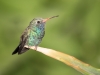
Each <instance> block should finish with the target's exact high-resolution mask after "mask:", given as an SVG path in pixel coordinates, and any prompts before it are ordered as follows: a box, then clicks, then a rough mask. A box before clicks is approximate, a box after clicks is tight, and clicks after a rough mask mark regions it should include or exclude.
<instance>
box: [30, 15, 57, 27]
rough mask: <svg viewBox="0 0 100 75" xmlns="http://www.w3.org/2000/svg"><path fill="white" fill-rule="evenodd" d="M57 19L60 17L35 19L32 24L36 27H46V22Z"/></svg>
mask: <svg viewBox="0 0 100 75" xmlns="http://www.w3.org/2000/svg"><path fill="white" fill-rule="evenodd" d="M55 17H58V15H57V16H53V17H50V18H46V19H43V18H34V19H33V20H32V21H31V22H30V23H31V24H33V25H34V26H40V25H45V23H46V21H48V20H50V19H52V18H55Z"/></svg>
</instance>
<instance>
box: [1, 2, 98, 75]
mask: <svg viewBox="0 0 100 75" xmlns="http://www.w3.org/2000/svg"><path fill="white" fill-rule="evenodd" d="M54 15H60V16H59V17H58V18H55V19H52V20H50V21H48V22H47V24H46V35H45V37H44V38H43V40H42V42H41V44H40V46H42V47H46V48H51V49H54V50H58V51H61V52H64V53H67V54H70V55H72V56H74V57H76V58H78V59H79V60H81V61H83V62H86V63H88V64H90V65H92V66H94V67H97V68H100V0H8V1H7V0H0V75H82V74H81V73H79V72H78V71H76V70H74V69H73V68H71V67H69V66H66V65H65V64H63V63H62V62H59V61H57V60H55V59H52V58H50V57H47V56H45V55H43V54H41V53H39V52H36V51H32V50H30V51H27V52H26V53H24V54H22V55H13V56H12V55H11V53H12V52H13V50H14V49H15V48H16V47H17V45H18V43H19V39H20V36H21V34H22V32H23V31H24V29H25V28H26V27H27V26H28V25H29V22H30V21H31V20H32V19H33V18H35V17H42V18H48V17H51V16H54Z"/></svg>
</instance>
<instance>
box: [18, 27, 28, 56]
mask: <svg viewBox="0 0 100 75" xmlns="http://www.w3.org/2000/svg"><path fill="white" fill-rule="evenodd" d="M29 31H30V30H29V29H28V28H26V29H25V31H24V32H23V34H22V36H21V37H20V44H19V51H18V54H21V53H23V52H25V51H27V50H28V49H27V48H25V47H24V46H25V44H26V42H27V39H28V36H29Z"/></svg>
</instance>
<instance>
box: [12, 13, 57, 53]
mask: <svg viewBox="0 0 100 75" xmlns="http://www.w3.org/2000/svg"><path fill="white" fill-rule="evenodd" d="M55 17H58V15H57V16H52V17H50V18H46V19H43V18H34V19H33V20H32V21H31V22H30V24H29V26H28V27H27V28H26V29H25V31H24V32H23V34H22V35H21V37H20V42H19V45H18V46H17V48H16V49H15V50H14V51H13V53H12V55H13V54H16V53H18V55H19V54H22V53H24V52H26V51H28V50H29V49H30V48H26V47H24V46H25V45H27V46H28V47H30V46H34V47H35V50H37V47H38V45H39V44H40V42H41V41H42V38H43V37H44V35H45V23H46V21H48V20H50V19H52V18H55Z"/></svg>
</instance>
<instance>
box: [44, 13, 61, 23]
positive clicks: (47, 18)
mask: <svg viewBox="0 0 100 75" xmlns="http://www.w3.org/2000/svg"><path fill="white" fill-rule="evenodd" d="M58 16H59V15H57V16H52V17H50V18H46V19H43V22H44V23H45V22H46V21H48V20H50V19H52V18H55V17H58Z"/></svg>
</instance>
